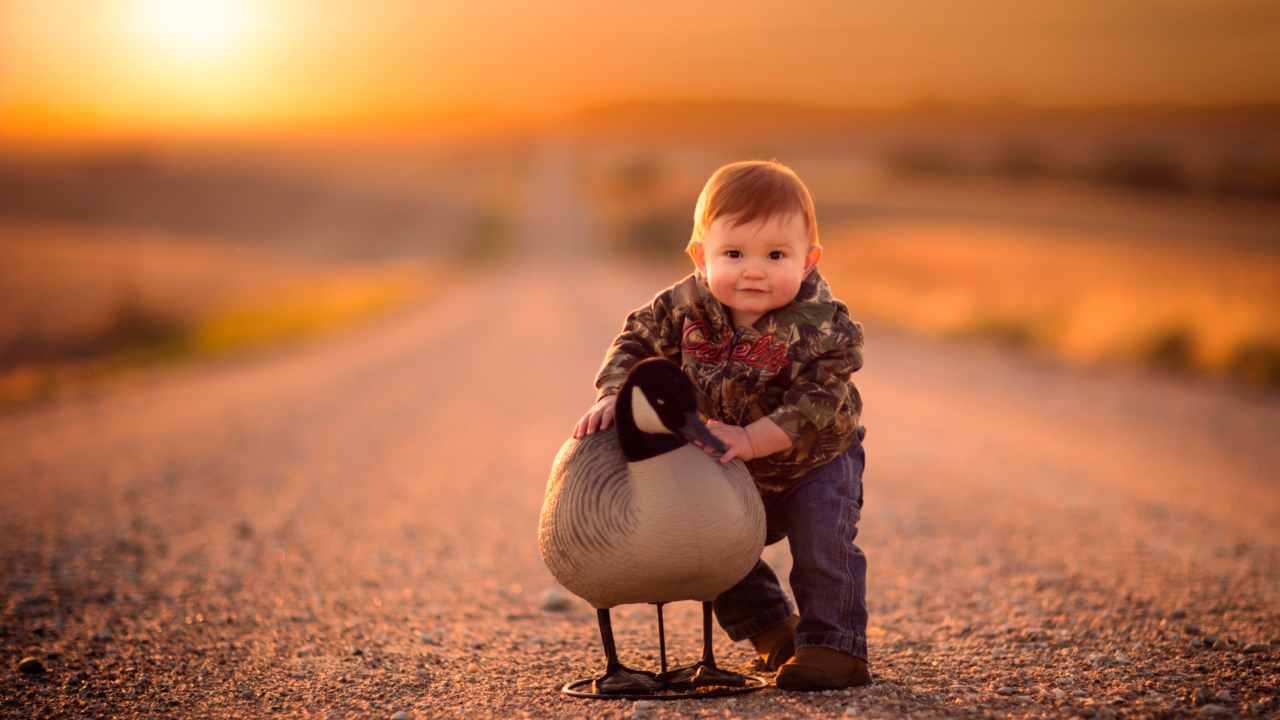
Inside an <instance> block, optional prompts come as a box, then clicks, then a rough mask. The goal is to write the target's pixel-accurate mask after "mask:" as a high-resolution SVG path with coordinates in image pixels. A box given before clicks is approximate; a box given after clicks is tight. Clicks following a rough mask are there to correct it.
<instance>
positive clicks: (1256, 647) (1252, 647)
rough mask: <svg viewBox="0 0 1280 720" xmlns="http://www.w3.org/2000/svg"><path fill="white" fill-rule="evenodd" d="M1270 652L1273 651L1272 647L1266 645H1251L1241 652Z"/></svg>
mask: <svg viewBox="0 0 1280 720" xmlns="http://www.w3.org/2000/svg"><path fill="white" fill-rule="evenodd" d="M1270 650H1271V646H1270V645H1268V644H1266V643H1249V644H1248V645H1245V646H1244V649H1243V650H1241V651H1240V652H1246V653H1264V652H1268V651H1270Z"/></svg>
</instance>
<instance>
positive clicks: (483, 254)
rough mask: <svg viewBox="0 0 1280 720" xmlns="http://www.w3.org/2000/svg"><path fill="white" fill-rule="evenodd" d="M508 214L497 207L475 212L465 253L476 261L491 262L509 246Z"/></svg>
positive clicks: (509, 225)
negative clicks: (469, 240)
mask: <svg viewBox="0 0 1280 720" xmlns="http://www.w3.org/2000/svg"><path fill="white" fill-rule="evenodd" d="M512 229H513V228H512V222H511V217H510V215H509V214H508V213H507V212H505V211H504V210H501V209H499V208H497V207H493V206H490V207H486V208H484V209H483V210H481V211H480V212H479V213H477V215H476V218H475V224H474V226H473V227H472V231H471V242H470V244H468V246H467V252H466V255H467V257H468V258H469V259H471V260H473V261H476V262H492V261H494V260H497V259H498V258H501V257H502V256H503V255H505V254H506V252H507V251H508V250H510V247H511V239H512V238H511V233H512Z"/></svg>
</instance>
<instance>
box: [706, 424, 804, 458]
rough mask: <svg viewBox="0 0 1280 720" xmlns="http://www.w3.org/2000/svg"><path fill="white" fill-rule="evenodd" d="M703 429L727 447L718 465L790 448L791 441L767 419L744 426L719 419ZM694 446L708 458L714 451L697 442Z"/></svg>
mask: <svg viewBox="0 0 1280 720" xmlns="http://www.w3.org/2000/svg"><path fill="white" fill-rule="evenodd" d="M707 429H708V430H710V431H711V434H712V435H715V436H716V437H717V438H719V439H720V442H722V443H724V444H725V445H728V446H729V449H728V450H725V451H724V453H722V454H721V455H720V464H721V465H723V464H725V463H727V462H729V461H730V460H733V459H734V458H737V459H739V460H742V461H743V462H746V461H747V460H754V459H756V458H758V457H764V456H765V455H772V454H774V453H776V452H780V451H782V450H786V449H787V448H789V447H791V438H790V437H788V436H787V434H786V433H784V432H783V431H782V428H780V427H778V426H777V424H776V423H774V422H773V421H772V420H770V419H769V418H760V419H759V420H757V421H755V422H753V423H751V424H750V425H748V426H746V427H739V426H737V425H725V424H724V423H722V422H720V421H719V420H708V421H707ZM694 444H695V445H697V446H698V447H700V448H702V449H703V450H705V451H706V453H707V454H708V455H714V454H715V453H716V450H715V449H714V448H711V447H708V446H706V445H703V444H702V443H700V442H695V443H694Z"/></svg>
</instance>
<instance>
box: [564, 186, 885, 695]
mask: <svg viewBox="0 0 1280 720" xmlns="http://www.w3.org/2000/svg"><path fill="white" fill-rule="evenodd" d="M687 252H688V253H689V255H690V256H691V257H692V258H693V262H694V265H695V266H696V268H697V269H696V271H695V272H694V273H693V274H692V275H690V276H689V277H687V278H685V279H684V280H681V281H680V282H678V283H676V284H675V285H673V286H672V287H670V288H667V289H666V290H664V291H663V292H662V293H660V294H659V295H658V296H657V297H655V298H654V299H653V302H651V303H649V304H648V305H646V306H644V307H641V308H639V309H637V310H635V311H634V312H632V313H631V314H630V315H629V316H628V317H627V321H626V324H625V326H624V328H623V331H622V334H621V335H619V336H618V337H617V339H615V340H614V342H613V345H612V347H610V349H609V353H608V355H607V356H606V358H605V362H604V366H603V367H602V368H601V369H600V373H599V375H598V376H597V377H596V387H597V388H598V390H599V396H598V399H597V401H596V404H595V405H594V406H592V408H591V409H590V410H589V411H588V412H587V414H586V415H584V416H583V417H582V419H581V420H580V421H579V422H578V425H577V426H576V427H575V428H574V437H579V438H580V437H582V436H584V435H590V434H593V433H595V432H596V431H597V430H603V429H604V428H607V427H608V426H609V424H610V423H611V422H612V421H613V418H614V406H615V404H616V402H617V393H618V391H619V389H620V388H621V387H622V383H623V381H624V380H625V379H626V376H627V372H628V371H629V370H630V369H631V367H632V366H634V365H635V364H636V363H637V362H639V361H640V360H642V359H644V358H648V357H664V358H667V359H668V360H671V361H672V362H674V363H676V364H677V365H680V366H681V368H683V369H684V371H685V372H686V373H687V374H688V375H689V377H690V378H691V379H692V380H693V382H694V384H695V385H696V386H697V388H698V403H699V412H700V413H701V414H702V415H703V416H704V417H705V418H707V419H708V422H707V424H708V427H710V429H711V432H712V433H713V434H715V435H716V437H718V438H719V439H720V440H722V441H723V442H724V444H725V445H726V446H728V449H727V450H726V451H725V452H724V453H723V455H722V456H721V459H720V460H721V462H729V461H730V460H732V459H733V458H738V459H740V460H742V461H744V462H745V463H746V464H747V467H748V469H750V471H751V475H752V477H753V478H754V479H755V482H756V485H757V487H758V488H759V489H760V494H761V496H762V498H763V500H764V506H765V513H766V526H767V532H766V537H765V543H766V544H772V543H776V542H778V541H779V540H781V539H783V538H784V537H786V538H789V540H790V545H791V555H792V558H793V566H792V570H791V588H792V591H793V592H794V593H795V596H796V603H797V604H798V605H799V614H798V615H797V614H796V612H795V609H794V606H793V605H792V603H791V600H790V599H789V598H788V597H787V595H786V593H785V592H783V590H782V588H781V586H780V585H779V584H778V578H777V576H776V575H775V574H774V572H773V570H772V569H771V568H770V567H769V565H768V564H767V563H765V562H764V561H763V560H760V561H759V562H757V563H756V566H755V568H754V569H752V571H751V573H750V574H748V575H747V577H746V578H744V579H743V580H742V581H741V582H739V583H738V584H737V585H735V586H734V587H732V588H730V589H729V590H727V591H726V592H724V593H722V594H721V595H720V597H718V598H716V601H715V613H716V617H717V619H718V620H719V622H720V625H721V627H723V628H724V629H725V632H727V633H728V634H729V637H730V638H732V639H733V640H734V641H735V642H736V641H740V640H744V639H750V640H751V643H752V645H753V646H754V647H755V649H756V651H757V652H758V653H759V654H760V657H761V659H762V660H763V661H764V662H765V664H766V665H768V666H769V668H770V669H773V670H778V676H777V680H776V683H777V686H778V687H779V688H781V689H783V690H826V689H832V688H843V687H850V686H853V685H865V684H867V683H869V682H871V676H870V674H869V672H868V670H867V644H866V629H867V606H866V569H867V565H866V557H865V556H864V555H863V554H862V551H861V550H859V549H858V547H857V546H856V545H854V544H853V540H854V538H855V537H856V536H857V533H858V528H857V523H858V520H859V518H860V517H861V511H862V470H863V466H864V456H863V451H862V444H861V440H862V437H863V434H864V433H865V429H864V428H860V427H858V416H859V414H860V413H861V412H862V399H861V397H860V396H859V395H858V391H857V388H855V387H854V386H853V383H852V382H850V380H849V376H850V375H851V374H852V373H853V372H854V371H855V370H857V369H858V368H860V367H862V325H861V324H859V323H856V322H853V321H852V320H850V319H849V311H848V308H847V307H846V306H845V304H844V303H842V302H840V301H839V300H837V299H835V298H834V297H833V296H832V295H831V290H830V288H828V287H827V282H826V281H825V280H824V279H823V278H822V276H821V275H820V274H818V270H817V264H818V260H819V258H820V257H821V256H822V246H821V245H819V244H818V228H817V220H816V218H815V216H814V211H813V199H812V198H811V197H810V195H809V191H808V189H807V188H805V186H804V183H802V182H801V181H800V178H799V177H797V176H796V174H795V173H794V172H792V170H791V169H790V168H788V167H786V166H784V165H782V164H780V163H777V162H762V161H749V162H739V163H733V164H730V165H726V166H724V167H722V168H720V169H719V170H717V171H716V172H715V173H714V174H713V175H712V176H711V179H710V180H708V181H707V185H706V187H705V188H703V190H702V195H701V196H700V197H699V198H698V205H697V208H696V209H695V211H694V229H693V236H692V238H691V239H690V241H689V245H688V248H687ZM704 449H706V450H707V451H708V452H711V449H710V448H704Z"/></svg>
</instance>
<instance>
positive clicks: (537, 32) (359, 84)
mask: <svg viewBox="0 0 1280 720" xmlns="http://www.w3.org/2000/svg"><path fill="white" fill-rule="evenodd" d="M0 14H2V15H0V133H3V134H10V135H22V134H31V133H55V134H57V133H62V132H73V133H74V132H112V131H120V132H135V131H137V132H157V131H158V132H185V131H188V130H199V129H220V130H229V131H240V130H250V131H262V130H269V129H273V128H276V129H279V128H297V127H300V126H312V127H315V126H324V127H331V126H351V127H371V128H374V127H387V126H396V125H403V126H409V125H415V124H421V123H422V122H424V121H429V120H432V119H438V118H440V117H441V116H458V115H474V114H477V113H478V114H481V115H485V114H488V115H499V116H516V117H525V118H528V117H547V116H554V115H559V114H563V113H567V112H572V111H574V110H576V109H578V108H581V107H583V106H587V105H592V104H599V103H611V102H619V101H625V100H632V99H638V98H639V99H655V98H656V99H661V98H739V99H746V100H778V101H789V102H801V103H810V104H818V105H833V106H844V107H848V106H858V107H863V106H877V107H885V106H900V105H903V104H908V103H913V102H916V101H919V100H920V99H921V98H925V97H940V98H944V99H950V100H953V101H958V102H964V103H987V102H992V101H993V100H1001V101H1008V100H1010V99H1012V100H1017V101H1022V102H1027V103H1030V104H1049V105H1096V104H1117V103H1120V104H1125V103H1138V104H1142V103H1174V104H1221V103H1274V102H1278V101H1280V6H1278V5H1275V4H1269V3H1258V2H1255V1H1253V0H1223V1H1222V2H1215V3H1203V2H1197V1H1195V0H1175V1H1174V2H1170V3H1159V4H1157V3H1151V2H1147V1H1146V0H1131V1H1129V2H1119V3H1118V2H1114V0H1074V1H1072V2H1066V1H1065V0H1064V1H1061V2H1049V3H1026V2H1023V1H1022V0H986V1H984V2H982V3H979V4H976V5H975V4H970V3H954V2H949V1H948V0H910V1H909V2H887V1H882V2H858V3H847V2H835V0H811V1H809V2H801V3H795V4H792V5H789V6H785V7H784V6H781V5H778V4H775V3H764V2H760V1H759V0H747V1H746V2H721V3H716V2H711V3H697V4H692V5H690V4H687V3H676V2H665V1H664V2H656V3H643V4H635V3H584V2H582V1H581V0H545V1H544V2H539V3H527V2H519V1H517V0H484V1H483V2H475V3H443V2H437V3H423V2H418V1H415V0H384V1H382V2H377V3H368V2H357V1H356V0H4V1H3V2H0Z"/></svg>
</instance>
